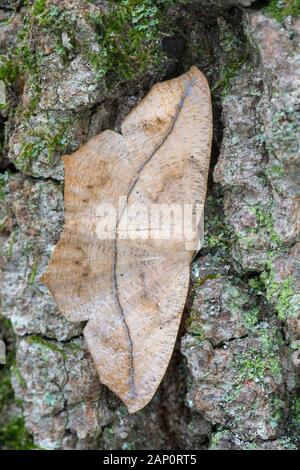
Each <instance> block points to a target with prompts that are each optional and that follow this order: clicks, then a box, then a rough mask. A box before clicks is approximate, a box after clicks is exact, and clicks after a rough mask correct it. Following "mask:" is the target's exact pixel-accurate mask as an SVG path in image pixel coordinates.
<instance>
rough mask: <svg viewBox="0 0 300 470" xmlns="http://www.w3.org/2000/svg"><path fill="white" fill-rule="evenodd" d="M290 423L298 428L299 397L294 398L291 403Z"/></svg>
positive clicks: (299, 413)
mask: <svg viewBox="0 0 300 470" xmlns="http://www.w3.org/2000/svg"><path fill="white" fill-rule="evenodd" d="M292 421H293V423H294V424H295V425H296V426H300V397H296V398H295V399H294V400H293V403H292Z"/></svg>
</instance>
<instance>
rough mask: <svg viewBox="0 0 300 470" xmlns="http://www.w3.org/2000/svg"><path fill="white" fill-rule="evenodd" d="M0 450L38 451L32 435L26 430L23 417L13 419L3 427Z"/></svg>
mask: <svg viewBox="0 0 300 470" xmlns="http://www.w3.org/2000/svg"><path fill="white" fill-rule="evenodd" d="M0 448H2V449H5V450H31V449H36V447H35V446H34V443H33V440H32V437H31V435H30V434H29V432H28V431H27V430H26V428H25V424H24V418H23V417H16V418H13V419H12V420H10V421H8V423H6V424H5V425H4V426H2V427H1V429H0Z"/></svg>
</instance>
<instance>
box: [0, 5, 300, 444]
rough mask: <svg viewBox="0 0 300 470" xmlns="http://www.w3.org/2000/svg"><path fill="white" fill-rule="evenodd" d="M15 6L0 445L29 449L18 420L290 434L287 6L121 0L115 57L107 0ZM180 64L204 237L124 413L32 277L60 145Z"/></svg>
mask: <svg viewBox="0 0 300 470" xmlns="http://www.w3.org/2000/svg"><path fill="white" fill-rule="evenodd" d="M25 3H26V2H24V4H23V2H13V1H5V2H2V3H1V10H0V11H1V19H2V22H1V27H0V48H1V63H0V65H1V66H0V103H1V105H0V112H1V116H0V135H1V147H0V149H1V164H0V167H1V175H0V199H1V201H0V202H1V207H0V231H1V233H0V242H1V257H0V269H1V271H0V280H1V285H0V292H1V309H2V315H3V318H6V319H9V320H10V321H11V325H12V328H13V331H14V333H15V334H16V348H15V349H16V360H15V361H14V359H13V358H12V356H13V354H12V353H11V354H10V357H9V362H10V364H11V370H10V375H11V382H12V385H13V388H14V391H15V396H16V399H14V400H13V398H12V393H11V390H10V389H9V383H8V382H9V377H8V373H7V372H8V367H9V364H8V365H7V366H2V369H1V371H0V373H1V389H0V407H1V414H2V418H1V419H0V424H1V426H2V428H1V431H0V441H1V446H2V447H3V448H8V447H17V448H25V447H29V446H30V445H32V443H31V441H30V438H29V437H28V435H27V434H26V435H25V431H24V429H23V427H22V426H23V420H25V425H26V428H27V429H28V431H29V432H30V433H31V434H32V435H33V437H34V442H35V445H36V446H39V447H42V448H47V449H69V448H72V449H73V448H75V449H89V448H96V449H162V448H164V449H166V448H172V449H202V448H204V449H232V448H233V449H244V450H246V449H252V448H259V449H279V450H281V449H294V448H296V447H297V445H298V441H299V422H300V411H299V410H300V402H299V397H297V391H298V390H299V363H300V359H299V354H300V353H299V345H300V320H299V304H300V266H299V254H300V248H299V195H300V194H299V193H300V181H299V174H300V172H299V166H300V163H299V162H300V159H299V153H298V152H299V144H298V142H299V136H298V137H297V136H296V134H297V132H298V131H299V81H300V80H299V67H298V64H297V62H298V61H299V36H300V20H299V18H298V17H297V14H298V13H299V12H297V11H296V7H295V8H294V9H293V8H292V4H293V2H283V3H284V4H286V5H282V6H281V7H275V6H274V2H269V3H268V2H266V4H265V5H263V6H260V9H255V5H256V3H255V4H254V5H253V6H252V7H251V5H250V4H251V3H253V2H251V1H246V0H243V1H239V2H238V1H235V2H234V1H218V2H211V1H204V0H203V1H202V0H198V1H194V2H188V1H170V2H159V1H150V0H149V1H145V2H142V3H143V4H144V9H143V10H142V11H141V10H139V9H138V7H137V6H136V3H137V2H135V1H134V0H132V5H131V8H132V11H133V12H134V15H135V21H132V17H131V15H129V17H128V18H127V17H126V14H127V13H128V12H127V13H126V11H125V14H122V15H120V17H122V18H123V20H122V21H128V25H127V27H126V33H127V32H128V31H129V33H128V34H127V35H128V37H130V41H128V44H127V43H126V37H125V38H122V36H121V42H122V45H123V46H124V47H123V49H122V50H124V51H125V53H124V54H122V53H121V52H120V50H119V44H118V42H116V40H115V37H116V34H115V33H118V34H117V37H119V36H120V35H121V34H122V31H123V30H124V24H123V23H122V22H121V23H119V16H118V12H116V11H114V12H113V14H111V13H110V12H111V9H112V8H113V6H112V4H113V3H119V4H120V3H122V2H106V1H94V2H85V1H83V0H64V1H59V2H58V1H55V0H47V1H32V2H28V4H25ZM139 3H141V2H139ZM162 4H163V5H162ZM139 7H140V6H139ZM118 8H122V5H121V6H119V7H118ZM124 8H125V7H124ZM256 8H257V7H256ZM123 13H124V11H123ZM124 18H125V20H124ZM113 19H114V21H113ZM150 20H151V21H150ZM120 21H121V20H120ZM145 24H147V25H148V27H147V29H146V31H147V32H146V33H145V32H143V31H145V28H144V26H145ZM131 35H134V37H135V39H136V40H135V42H133V41H132V40H131V39H132V36H131ZM109 44H112V45H113V47H111V48H110V53H109V54H107V52H108V45H109ZM132 44H138V46H137V47H136V48H135V49H132V47H133V46H132ZM125 46H126V47H125ZM126 48H129V49H126ZM103 51H104V52H103ZM193 64H195V65H197V66H198V67H199V68H200V69H201V70H203V72H204V73H205V75H206V76H207V77H208V79H209V82H210V87H211V90H212V97H213V108H214V140H213V158H212V164H211V172H210V180H209V193H208V197H207V202H206V209H205V212H206V214H205V235H206V236H205V245H204V247H203V248H202V250H201V252H200V254H199V255H198V257H197V259H196V260H195V261H194V263H193V267H192V283H191V286H190V293H189V297H188V301H187V305H186V309H185V319H184V321H183V322H182V326H181V332H180V335H179V338H178V341H177V346H176V350H175V353H174V355H173V358H172V361H171V363H170V366H169V369H168V371H167V374H166V376H165V378H164V380H163V382H162V384H161V386H160V387H159V389H158V391H157V392H156V394H155V396H154V398H153V400H152V401H151V403H150V404H149V405H148V406H147V407H146V408H145V409H144V410H143V411H141V412H138V413H136V414H134V415H128V413H127V411H126V409H125V408H124V406H123V405H122V404H121V402H120V401H119V400H118V399H117V398H116V397H115V396H114V395H113V394H111V393H110V392H109V391H108V390H107V389H106V388H105V387H104V386H103V385H101V384H100V383H99V380H98V378H97V374H96V371H95V368H94V366H93V362H92V360H91V357H90V355H89V353H88V351H87V348H86V345H85V342H84V339H83V336H82V331H83V328H84V324H82V323H77V324H74V323H70V322H68V321H67V320H66V319H65V318H64V317H62V316H61V314H60V313H59V311H58V308H57V306H56V305H55V303H54V300H53V298H52V296H51V294H50V293H49V291H48V290H47V288H46V287H44V286H43V285H42V284H41V283H40V282H39V277H40V276H41V275H42V274H43V272H44V271H45V267H46V265H47V262H48V259H49V258H50V256H51V253H52V250H53V247H54V246H55V244H56V243H57V241H58V238H59V235H60V233H61V231H62V228H63V222H64V220H63V167H62V161H61V156H62V155H63V154H65V153H69V152H72V151H73V150H75V149H76V148H78V147H79V146H80V145H81V144H83V143H85V142H86V141H87V140H88V139H89V138H91V137H93V136H95V135H97V134H98V133H99V132H101V131H102V130H104V129H107V128H109V129H111V130H116V131H118V130H119V127H120V123H121V122H122V120H123V118H124V116H125V115H126V114H127V113H128V112H129V110H130V109H131V108H132V107H133V106H134V105H135V104H136V103H137V102H138V101H139V100H140V99H141V98H142V97H143V96H145V94H146V93H147V91H148V90H149V89H150V87H151V85H152V84H153V83H155V82H157V81H159V80H162V79H168V78H172V77H174V76H177V75H179V74H180V73H182V72H185V71H187V70H188V69H189V67H190V66H191V65H193ZM2 324H3V327H2V330H3V331H2V333H1V334H2V337H3V338H4V339H5V341H6V343H7V344H8V346H9V351H12V344H13V341H12V332H11V331H10V330H9V326H8V325H7V321H6V320H2ZM2 378H3V380H2ZM3 384H6V385H5V387H3ZM9 423H13V424H14V427H13V428H9V426H8V424H9ZM17 424H18V425H19V427H22V433H21V434H22V435H21V438H20V436H19V434H20V432H19V431H20V430H18V429H17ZM12 429H14V431H15V433H14V437H12ZM18 433H19V434H18ZM18 436H19V437H18Z"/></svg>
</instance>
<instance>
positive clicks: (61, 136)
mask: <svg viewBox="0 0 300 470" xmlns="http://www.w3.org/2000/svg"><path fill="white" fill-rule="evenodd" d="M26 139H30V140H29V141H28V140H27V141H26V142H23V144H22V148H21V151H20V155H19V157H18V160H19V162H20V163H21V164H22V162H23V163H24V162H25V165H26V166H28V165H29V164H30V163H31V162H32V161H34V160H35V159H37V158H38V156H39V155H41V153H45V154H46V155H47V157H48V160H49V163H52V159H53V156H54V155H55V153H64V152H66V151H67V146H68V142H69V140H70V121H69V120H57V121H55V122H52V121H48V122H47V124H45V125H43V126H42V125H39V126H36V127H34V128H31V127H30V126H28V132H27V133H26Z"/></svg>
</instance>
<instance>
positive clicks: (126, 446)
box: [122, 442, 136, 450]
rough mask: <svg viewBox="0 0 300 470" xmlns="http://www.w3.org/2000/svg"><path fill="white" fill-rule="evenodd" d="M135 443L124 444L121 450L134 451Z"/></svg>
mask: <svg viewBox="0 0 300 470" xmlns="http://www.w3.org/2000/svg"><path fill="white" fill-rule="evenodd" d="M135 449H136V447H135V443H134V442H124V443H123V444H122V450H135Z"/></svg>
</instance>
